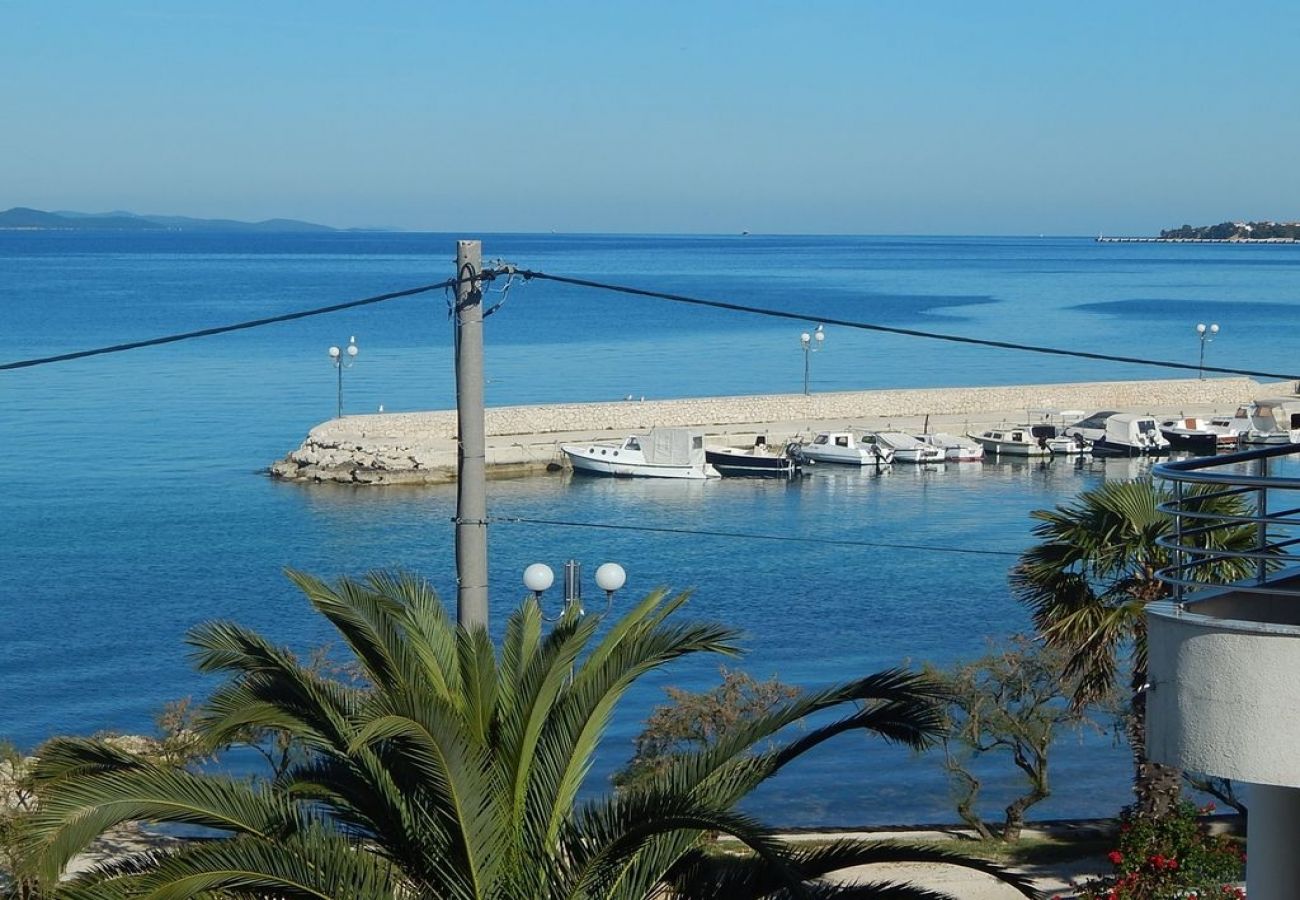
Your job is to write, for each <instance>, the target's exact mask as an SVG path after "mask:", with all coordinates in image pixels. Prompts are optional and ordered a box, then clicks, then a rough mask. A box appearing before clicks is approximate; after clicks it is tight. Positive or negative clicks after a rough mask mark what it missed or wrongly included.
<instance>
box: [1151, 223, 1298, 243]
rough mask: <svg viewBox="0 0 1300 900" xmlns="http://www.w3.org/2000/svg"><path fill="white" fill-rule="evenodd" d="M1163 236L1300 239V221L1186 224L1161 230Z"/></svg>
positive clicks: (1194, 238) (1202, 238) (1224, 239)
mask: <svg viewBox="0 0 1300 900" xmlns="http://www.w3.org/2000/svg"><path fill="white" fill-rule="evenodd" d="M1160 236H1161V237H1162V238H1174V239H1181V240H1189V241H1276V240H1287V241H1297V240H1300V222H1220V223H1219V224H1218V225H1196V226H1192V225H1184V226H1183V227H1182V228H1170V229H1168V230H1167V231H1162V232H1160Z"/></svg>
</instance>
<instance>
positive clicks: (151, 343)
mask: <svg viewBox="0 0 1300 900" xmlns="http://www.w3.org/2000/svg"><path fill="white" fill-rule="evenodd" d="M456 283H457V279H455V278H448V279H447V280H446V281H440V282H438V283H437V284H426V285H424V286H423V287H415V288H408V289H406V290H404V291H392V292H390V293H387V294H377V295H375V296H374V297H365V298H363V299H361V300H349V301H348V302H346V303H334V304H331V305H330V306H318V307H316V308H315V309H304V310H299V311H298V312H291V313H282V314H281V315H278V316H267V317H266V318H264V319H250V320H249V321H247V322H236V323H235V324H233V325H218V326H215V327H213V328H201V329H199V330H198V331H186V332H183V333H181V334H169V335H166V336H164V337H156V338H148V339H147V340H142V341H130V342H128V343H125V344H113V345H112V346H109V347H96V348H95V349H93V350H76V351H74V352H72V353H60V354H59V355H57V356H43V357H40V358H38V359H23V360H19V361H17V362H10V363H0V372H3V371H5V370H6V369H30V368H32V367H33V366H44V365H48V364H50V363H57V362H67V361H68V360H72V359H85V358H86V357H88V356H103V355H105V354H107V353H122V352H124V351H126V350H138V349H140V348H141V347H156V346H158V345H160V344H175V343H177V342H178V341H188V340H191V339H193V338H201V337H211V336H212V335H214V334H226V333H228V332H231V331H243V330H245V329H248V328H260V327H261V326H263V325H274V324H275V323H276V322H290V321H292V320H294V319H306V318H308V317H310V316H323V315H325V314H326V313H332V312H339V311H341V310H345V309H355V308H356V307H358V306H369V305H371V304H374V303H383V302H384V301H386V300H396V299H398V298H399V297H411V296H414V295H415V294H424V293H428V292H429V291H436V290H442V289H446V288H449V287H452V286H453V285H455V284H456Z"/></svg>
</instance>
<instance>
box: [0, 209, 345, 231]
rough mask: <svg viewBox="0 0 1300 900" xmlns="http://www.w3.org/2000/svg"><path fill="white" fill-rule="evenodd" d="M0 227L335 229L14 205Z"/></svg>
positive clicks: (0, 220) (286, 222)
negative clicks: (40, 208) (50, 209)
mask: <svg viewBox="0 0 1300 900" xmlns="http://www.w3.org/2000/svg"><path fill="white" fill-rule="evenodd" d="M0 229H24V230H40V231H55V230H58V231H227V232H268V233H269V232H276V233H284V232H324V231H337V230H338V229H336V228H331V227H329V226H328V225H316V224H314V223H312V222H300V221H298V220H297V219H267V220H266V221H264V222H239V221H236V220H234V219H194V218H190V217H189V216H141V215H137V214H136V213H130V212H121V211H118V212H110V213H82V212H71V211H66V210H61V211H59V212H44V211H42V210H39V209H28V208H26V207H22V206H15V207H13V208H12V209H7V210H5V211H4V212H0Z"/></svg>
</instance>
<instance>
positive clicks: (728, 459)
mask: <svg viewBox="0 0 1300 900" xmlns="http://www.w3.org/2000/svg"><path fill="white" fill-rule="evenodd" d="M704 457H705V459H707V460H708V462H709V465H711V466H713V468H715V469H717V470H718V474H720V475H722V476H723V477H724V478H737V477H748V478H791V477H793V476H794V475H797V474H798V473H799V464H798V463H797V462H795V460H793V459H791V458H790V457H788V456H764V455H761V454H757V455H756V454H752V453H745V452H742V451H738V450H737V451H729V450H710V449H709V448H707V447H706V448H705V449H704Z"/></svg>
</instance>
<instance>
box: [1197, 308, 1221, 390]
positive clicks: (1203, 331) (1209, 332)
mask: <svg viewBox="0 0 1300 900" xmlns="http://www.w3.org/2000/svg"><path fill="white" fill-rule="evenodd" d="M1196 333H1197V334H1198V335H1200V338H1201V358H1200V361H1199V362H1198V363H1197V364H1196V368H1197V370H1198V371H1197V377H1198V378H1200V379H1201V380H1202V381H1204V380H1205V345H1206V344H1208V343H1211V342H1213V340H1214V336H1215V335H1216V334H1218V333H1219V326H1218V325H1217V324H1211V325H1210V326H1209V327H1208V328H1207V327H1206V326H1205V323H1204V322H1198V323H1197V325H1196Z"/></svg>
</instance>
